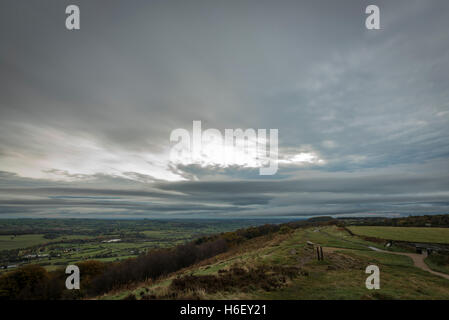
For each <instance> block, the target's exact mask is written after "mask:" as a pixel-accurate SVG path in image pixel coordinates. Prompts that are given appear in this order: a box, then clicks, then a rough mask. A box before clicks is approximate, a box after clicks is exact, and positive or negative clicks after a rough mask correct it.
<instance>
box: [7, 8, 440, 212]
mask: <svg viewBox="0 0 449 320" xmlns="http://www.w3.org/2000/svg"><path fill="white" fill-rule="evenodd" d="M371 2H372V1H360V0H346V1H331V0H327V1H324V0H318V1H296V0H281V1H259V0H258V1H256V0H247V1H245V0H243V1H240V0H239V1H237V0H231V1H201V0H189V1H175V0H169V1H166V0H164V1H162V0H161V1H143V0H142V1H138V0H132V1H115V0H114V1H87V0H86V1H84V0H81V1H75V2H73V1H65V0H64V1H59V0H42V1H17V0H3V1H1V3H0V43H1V50H0V90H1V91H0V170H1V171H0V213H2V216H20V215H26V216H45V215H49V216H58V214H60V215H63V216H77V215H89V214H90V215H91V216H99V215H102V216H108V215H111V216H116V215H123V216H126V215H128V216H133V215H134V216H143V215H145V214H147V215H150V216H158V215H164V214H171V215H173V214H180V215H189V214H191V215H193V214H198V215H205V216H206V215H212V216H213V215H221V216H228V215H229V216H232V215H235V216H245V215H248V216H256V215H261V216H270V215H273V216H281V215H289V216H298V215H320V214H371V213H378V214H385V215H392V214H419V213H423V214H427V213H448V212H449V210H448V204H447V199H448V191H449V190H448V189H449V175H448V172H449V129H448V128H449V91H448V90H447V88H449V77H448V74H449V33H448V32H447V30H449V3H448V2H447V1H445V0H431V1H418V0H395V1H384V0H377V1H375V4H378V5H379V7H380V8H381V28H382V29H381V30H380V31H368V30H366V29H365V28H364V19H365V17H366V16H365V14H364V9H365V7H366V6H367V5H368V4H372V3H371ZM72 3H76V4H78V5H79V6H80V9H81V30H79V31H75V32H71V31H67V30H66V29H65V27H64V20H65V17H66V15H65V13H64V12H65V7H66V6H67V5H68V4H72ZM193 120H202V121H203V125H204V128H207V127H211V128H217V129H220V130H223V129H225V128H277V129H279V139H280V145H279V147H280V153H281V158H282V159H284V158H285V157H286V156H287V155H295V154H298V153H300V152H313V153H314V154H317V155H318V156H319V158H320V159H323V160H324V162H323V164H320V165H316V164H310V165H294V164H293V165H292V164H280V168H279V171H278V173H277V174H276V175H274V176H271V177H260V176H259V175H258V170H257V169H254V168H242V167H238V166H236V167H228V168H220V167H219V166H215V167H214V166H208V167H200V166H195V165H187V166H186V165H178V166H173V165H171V164H168V163H167V162H166V159H165V160H164V158H163V157H162V154H163V152H165V151H166V149H167V148H168V147H169V146H170V144H169V136H170V132H171V131H172V130H173V129H176V128H178V127H182V128H186V129H190V128H191V126H192V121H193ZM180 178H183V179H186V181H184V182H177V181H173V180H176V179H180ZM167 180H168V181H171V182H167ZM150 202H151V203H150Z"/></svg>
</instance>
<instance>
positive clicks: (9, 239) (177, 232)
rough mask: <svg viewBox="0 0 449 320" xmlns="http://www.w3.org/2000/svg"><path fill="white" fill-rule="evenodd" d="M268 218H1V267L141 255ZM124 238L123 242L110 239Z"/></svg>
mask: <svg viewBox="0 0 449 320" xmlns="http://www.w3.org/2000/svg"><path fill="white" fill-rule="evenodd" d="M266 222H267V221H266V220H265V221H264V220H257V221H256V220H226V221H223V220H94V219H2V220H0V267H2V268H0V273H3V272H6V271H7V270H9V269H5V267H6V266H14V267H17V266H23V265H25V264H40V265H41V266H43V267H45V268H46V269H47V270H55V269H57V268H62V267H64V266H66V265H68V264H73V263H78V262H81V261H85V260H98V261H103V262H111V261H118V260H123V259H128V258H132V257H137V256H138V255H139V254H143V253H145V252H147V251H148V250H151V249H155V248H166V247H173V246H175V245H177V244H181V243H185V242H188V241H191V240H193V239H195V238H197V237H200V236H204V235H210V234H217V233H220V232H224V231H230V230H236V229H238V228H244V227H248V226H251V225H258V224H262V223H266ZM111 239H120V242H110V243H108V242H106V241H108V240H111Z"/></svg>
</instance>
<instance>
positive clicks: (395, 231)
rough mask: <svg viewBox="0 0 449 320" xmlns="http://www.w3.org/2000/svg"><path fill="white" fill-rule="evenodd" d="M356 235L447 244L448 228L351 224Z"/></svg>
mask: <svg viewBox="0 0 449 320" xmlns="http://www.w3.org/2000/svg"><path fill="white" fill-rule="evenodd" d="M349 229H350V230H351V231H352V232H353V233H354V234H356V235H360V236H367V237H374V238H380V239H385V240H396V241H409V242H425V243H445V244H449V228H414V227H369V226H351V227H349Z"/></svg>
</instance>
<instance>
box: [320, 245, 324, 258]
mask: <svg viewBox="0 0 449 320" xmlns="http://www.w3.org/2000/svg"><path fill="white" fill-rule="evenodd" d="M320 253H321V260H324V255H323V247H322V246H320Z"/></svg>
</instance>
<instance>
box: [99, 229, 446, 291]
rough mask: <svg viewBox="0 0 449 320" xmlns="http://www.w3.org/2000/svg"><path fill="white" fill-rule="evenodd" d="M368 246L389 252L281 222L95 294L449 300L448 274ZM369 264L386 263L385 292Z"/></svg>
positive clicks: (343, 235)
mask: <svg viewBox="0 0 449 320" xmlns="http://www.w3.org/2000/svg"><path fill="white" fill-rule="evenodd" d="M373 240H374V239H373ZM307 241H310V242H313V243H315V244H320V245H322V246H323V249H324V250H323V251H324V260H322V261H318V260H317V258H316V252H315V251H314V249H313V247H312V246H311V245H310V244H307ZM369 247H375V248H380V249H382V250H386V249H385V248H384V247H383V242H382V241H374V242H371V241H366V240H363V239H361V238H359V237H357V236H351V235H350V234H349V233H348V232H347V231H346V230H345V229H343V228H340V227H337V226H335V225H327V226H320V227H317V226H313V227H310V226H309V227H302V228H298V229H291V228H288V227H281V228H280V230H279V231H276V232H270V233H269V234H266V235H263V236H259V237H254V238H251V239H249V240H247V241H243V242H241V243H239V244H237V245H234V246H232V247H231V248H230V249H229V250H227V251H226V252H224V253H221V254H219V255H216V256H214V257H212V258H209V259H207V260H204V261H201V262H199V263H196V264H194V265H192V266H190V267H187V268H184V269H182V270H180V271H177V272H174V273H171V274H169V275H167V276H163V277H161V278H159V279H158V280H156V281H151V280H148V281H146V282H140V283H135V284H132V285H129V286H128V288H127V289H120V290H116V291H112V292H109V293H107V294H104V295H101V296H98V297H97V298H98V299H449V280H448V279H445V278H443V277H442V276H438V275H435V274H431V273H429V272H427V271H425V270H422V269H420V268H418V267H416V266H415V265H414V262H413V260H412V258H410V256H405V255H401V254H392V253H388V252H376V251H374V250H372V249H370V248H369ZM388 250H391V251H392V252H398V251H400V250H402V249H401V248H396V247H393V248H389V249H388ZM409 255H410V254H409ZM371 264H375V265H377V266H378V267H379V268H380V283H381V289H380V290H368V289H366V287H365V280H366V278H367V277H368V274H366V273H365V268H366V267H367V266H368V265H371ZM441 270H442V271H443V272H444V270H446V269H444V268H442V269H441V268H440V271H441Z"/></svg>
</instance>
